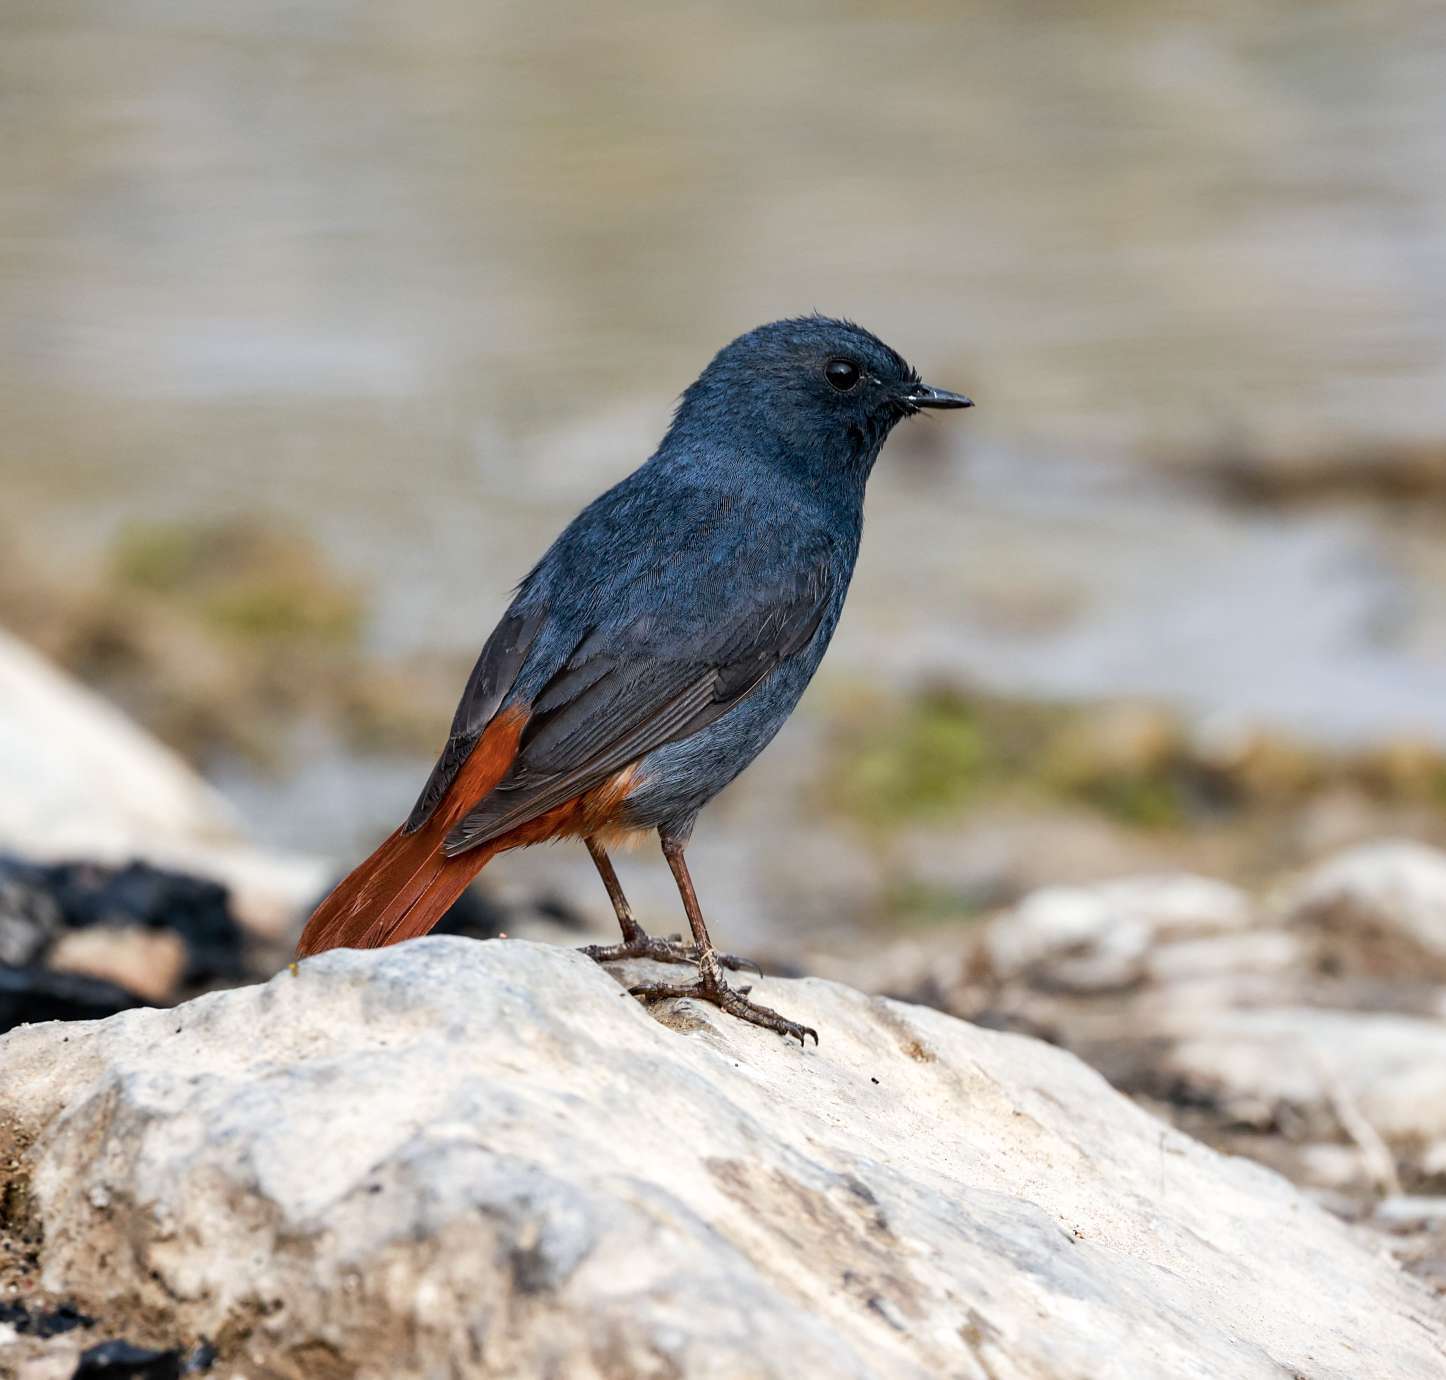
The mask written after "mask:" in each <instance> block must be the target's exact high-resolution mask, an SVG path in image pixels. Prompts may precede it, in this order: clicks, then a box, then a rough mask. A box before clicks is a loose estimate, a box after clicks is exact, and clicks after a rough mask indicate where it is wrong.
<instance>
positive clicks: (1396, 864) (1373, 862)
mask: <svg viewBox="0 0 1446 1380" xmlns="http://www.w3.org/2000/svg"><path fill="white" fill-rule="evenodd" d="M1287 909H1288V913H1289V918H1290V920H1291V922H1292V923H1293V924H1294V925H1295V926H1296V927H1297V928H1299V929H1301V930H1302V931H1304V932H1307V933H1309V934H1310V935H1312V936H1313V937H1314V939H1315V940H1316V942H1317V944H1318V946H1319V948H1320V949H1321V951H1322V952H1323V953H1326V954H1328V956H1329V958H1330V960H1331V963H1332V966H1333V969H1334V970H1336V971H1339V970H1340V969H1341V968H1342V967H1345V968H1347V969H1350V970H1354V971H1361V972H1366V973H1374V974H1399V975H1400V976H1403V977H1406V976H1409V977H1417V978H1430V979H1434V980H1437V981H1442V980H1446V853H1443V852H1441V851H1440V850H1439V849H1436V848H1430V847H1428V846H1427V845H1425V844H1422V843H1412V842H1408V841H1404V840H1386V841H1384V842H1378V843H1369V844H1363V845H1362V846H1361V847H1359V848H1352V849H1350V850H1349V851H1347V852H1345V853H1342V854H1341V855H1340V856H1339V857H1336V858H1332V859H1331V860H1330V861H1329V862H1327V863H1324V864H1322V865H1321V866H1320V867H1318V868H1316V869H1315V870H1313V871H1311V872H1309V873H1307V874H1306V876H1305V877H1304V878H1303V879H1302V880H1301V881H1300V882H1299V884H1298V885H1297V886H1296V887H1295V888H1294V889H1293V891H1292V892H1291V893H1290V895H1289V898H1288V901H1287Z"/></svg>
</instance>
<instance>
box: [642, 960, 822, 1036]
mask: <svg viewBox="0 0 1446 1380" xmlns="http://www.w3.org/2000/svg"><path fill="white" fill-rule="evenodd" d="M710 957H711V958H713V959H716V960H717V961H718V962H720V963H721V962H722V960H723V955H721V954H715V953H709V954H707V955H705V956H704V958H703V960H702V961H701V962H700V963H699V978H698V981H697V982H687V983H667V982H644V983H640V984H639V985H638V986H636V987H630V988H628V992H629V993H630V994H631V995H632V996H635V997H637V998H639V999H640V1000H641V1001H643V1002H645V1003H651V1002H655V1001H671V1000H673V999H675V998H680V997H692V998H693V999H694V1000H695V1001H707V1002H712V1003H713V1005H714V1006H716V1007H718V1008H719V1010H721V1011H726V1012H727V1013H728V1014H729V1015H730V1016H736V1017H737V1018H738V1019H739V1020H740V1021H747V1022H748V1023H749V1024H750V1025H761V1026H762V1027H763V1028H764V1029H765V1030H776V1031H777V1032H778V1033H779V1034H780V1035H784V1036H786V1037H787V1038H789V1039H791V1040H797V1041H798V1043H799V1044H800V1045H802V1044H805V1043H806V1041H807V1037H808V1036H810V1035H812V1036H813V1042H814V1044H818V1031H816V1030H814V1029H813V1028H812V1027H811V1026H806V1025H800V1024H799V1023H798V1022H797V1021H791V1020H789V1019H788V1017H787V1016H781V1015H779V1013H778V1012H777V1011H775V1010H774V1009H773V1008H772V1007H771V1006H762V1005H760V1004H759V1003H758V1002H755V1001H749V1000H748V996H747V994H748V993H749V992H751V991H752V990H753V989H752V988H751V987H741V988H734V987H730V986H729V985H728V984H727V982H725V981H724V980H723V977H722V975H721V974H720V973H718V971H717V968H716V967H714V966H713V965H711V964H710V963H709V962H708V959H709V958H710Z"/></svg>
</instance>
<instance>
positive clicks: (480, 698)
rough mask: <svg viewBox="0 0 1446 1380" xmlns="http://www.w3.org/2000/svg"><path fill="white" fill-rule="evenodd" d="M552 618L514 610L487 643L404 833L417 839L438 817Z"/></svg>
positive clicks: (540, 610) (541, 610)
mask: <svg viewBox="0 0 1446 1380" xmlns="http://www.w3.org/2000/svg"><path fill="white" fill-rule="evenodd" d="M546 614H547V609H546V607H545V606H544V605H537V606H536V607H534V608H532V609H531V610H523V609H521V608H519V607H518V605H516V604H514V605H513V606H512V608H510V609H508V611H507V612H506V614H504V615H503V618H502V621H501V622H500V623H499V624H498V625H497V627H496V628H495V629H494V630H493V633H492V636H491V637H489V638H488V639H487V643H486V645H485V646H484V647H483V648H482V654H481V655H480V656H479V657H478V658H477V664H476V665H475V666H473V668H472V674H471V675H470V676H468V677H467V688H466V689H465V690H463V691H462V699H461V702H460V703H459V704H458V705H457V712H456V714H455V715H454V716H453V718H452V728H451V731H450V732H449V733H448V735H447V745H446V747H444V748H443V749H442V755H441V756H440V757H439V758H438V759H437V765H436V766H434V767H433V768H432V774H431V776H429V777H428V778H427V784H426V785H425V786H424V787H423V788H422V794H421V795H420V796H419V797H418V798H417V803H416V804H415V805H414V806H413V807H412V813H411V814H410V815H409V816H408V817H407V822H406V824H404V825H403V826H402V832H403V833H406V834H415V833H416V832H417V830H418V829H420V828H421V827H422V825H424V824H425V823H426V822H427V821H428V820H429V819H430V818H431V817H432V815H433V813H434V812H435V811H436V809H437V806H438V805H439V804H440V803H441V800H442V797H443V796H444V795H446V794H447V791H448V790H449V789H450V787H451V785H452V783H453V782H454V781H455V780H456V779H457V773H458V772H460V771H461V770H462V766H463V764H464V763H465V762H466V760H467V758H468V757H470V756H471V754H472V750H473V748H475V747H476V746H477V743H478V741H479V740H480V739H481V737H482V733H483V730H484V729H485V728H486V727H487V725H488V724H489V723H490V722H491V721H492V716H493V715H494V714H495V713H496V712H497V710H498V709H499V708H500V707H501V704H502V701H503V700H504V699H505V698H506V696H507V692H508V691H509V690H511V689H512V684H513V682H514V681H515V680H516V679H517V673H518V672H519V671H520V670H521V669H522V663H523V662H524V661H526V659H527V653H528V652H529V651H530V650H531V649H532V644H533V643H534V642H535V641H536V640H537V634H538V632H539V631H540V629H541V628H542V625H543V623H544V622H545V621H546Z"/></svg>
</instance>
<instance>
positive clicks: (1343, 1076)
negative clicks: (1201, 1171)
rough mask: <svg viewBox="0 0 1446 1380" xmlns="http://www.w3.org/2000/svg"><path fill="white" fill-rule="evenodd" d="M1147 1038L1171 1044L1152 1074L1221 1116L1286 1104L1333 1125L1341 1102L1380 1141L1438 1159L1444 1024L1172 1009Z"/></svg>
mask: <svg viewBox="0 0 1446 1380" xmlns="http://www.w3.org/2000/svg"><path fill="white" fill-rule="evenodd" d="M1150 1034H1151V1036H1152V1037H1153V1038H1155V1039H1156V1040H1157V1041H1160V1042H1162V1043H1164V1042H1168V1041H1169V1040H1170V1039H1171V1037H1172V1036H1173V1037H1174V1038H1175V1041H1176V1042H1175V1043H1174V1044H1173V1046H1172V1047H1170V1048H1169V1049H1168V1050H1162V1052H1161V1054H1160V1076H1161V1077H1162V1078H1163V1079H1166V1080H1170V1079H1184V1080H1187V1081H1188V1083H1189V1085H1190V1086H1191V1087H1192V1089H1194V1090H1195V1091H1197V1092H1199V1093H1202V1094H1204V1095H1207V1096H1209V1097H1211V1098H1213V1099H1215V1100H1217V1101H1218V1102H1219V1103H1220V1104H1221V1107H1222V1110H1223V1112H1224V1113H1225V1114H1226V1115H1227V1116H1229V1115H1231V1114H1235V1115H1237V1116H1239V1117H1240V1118H1241V1119H1246V1117H1245V1109H1246V1108H1247V1107H1254V1108H1260V1109H1263V1110H1264V1112H1265V1114H1266V1115H1269V1116H1273V1115H1274V1109H1276V1108H1279V1107H1282V1106H1284V1107H1286V1108H1289V1109H1291V1110H1294V1111H1295V1112H1296V1113H1297V1114H1299V1115H1302V1116H1308V1117H1314V1118H1320V1117H1322V1116H1325V1117H1329V1118H1332V1119H1335V1120H1339V1119H1341V1114H1342V1110H1343V1108H1342V1107H1341V1101H1342V1099H1345V1100H1346V1104H1345V1108H1344V1111H1345V1113H1346V1116H1347V1118H1349V1116H1350V1113H1351V1112H1352V1111H1356V1112H1358V1113H1359V1115H1360V1116H1362V1117H1364V1118H1365V1120H1366V1122H1367V1123H1368V1124H1369V1125H1370V1127H1371V1128H1372V1129H1373V1130H1374V1132H1375V1133H1376V1135H1378V1136H1380V1137H1381V1138H1382V1139H1383V1140H1384V1141H1385V1142H1387V1143H1388V1144H1389V1145H1391V1146H1392V1147H1393V1148H1396V1149H1398V1150H1400V1151H1401V1152H1403V1153H1405V1152H1409V1153H1410V1155H1411V1156H1412V1157H1413V1158H1414V1159H1418V1160H1419V1159H1425V1158H1427V1157H1431V1156H1434V1155H1440V1154H1446V1022H1442V1021H1435V1020H1428V1019H1422V1018H1419V1017H1415V1016H1400V1015H1395V1014H1391V1013H1386V1012H1366V1011H1332V1010H1329V1009H1325V1008H1319V1007H1299V1008H1293V1009H1292V1008H1286V1009H1283V1010H1264V1011H1250V1010H1236V1011H1225V1010H1222V1011H1217V1012H1214V1013H1202V1012H1200V1011H1198V1010H1190V1011H1185V1012H1182V1013H1181V1015H1180V1017H1179V1018H1178V1019H1176V1020H1172V1019H1171V1018H1170V1016H1169V1015H1168V1014H1166V1015H1163V1016H1161V1017H1159V1018H1158V1019H1157V1020H1156V1022H1155V1023H1154V1024H1153V1025H1152V1028H1151V1030H1150Z"/></svg>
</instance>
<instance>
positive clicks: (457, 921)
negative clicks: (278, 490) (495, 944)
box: [433, 886, 507, 939]
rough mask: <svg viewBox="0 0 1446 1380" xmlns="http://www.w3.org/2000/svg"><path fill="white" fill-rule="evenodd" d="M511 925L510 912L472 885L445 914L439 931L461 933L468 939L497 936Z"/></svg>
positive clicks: (440, 932)
mask: <svg viewBox="0 0 1446 1380" xmlns="http://www.w3.org/2000/svg"><path fill="white" fill-rule="evenodd" d="M506 928H507V912H506V911H505V910H504V909H503V908H502V907H501V906H500V905H498V903H497V902H496V901H494V900H493V899H492V897H490V896H489V895H487V893H486V892H485V891H479V890H478V889H477V888H476V887H475V886H473V887H468V888H467V890H466V891H464V892H463V893H462V894H461V895H460V896H459V897H458V898H457V899H456V900H455V901H453V902H452V908H451V909H450V910H449V911H448V912H447V913H446V914H445V915H444V916H443V917H442V919H441V921H440V922H439V923H438V925H437V927H436V929H435V930H434V931H433V933H435V934H460V935H461V936H462V937H463V938H464V939H496V938H497V936H498V935H499V934H501V933H502V932H503V931H504V930H505V929H506Z"/></svg>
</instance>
